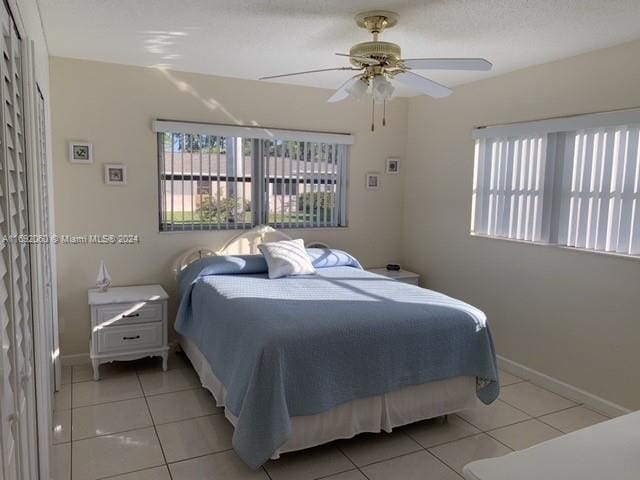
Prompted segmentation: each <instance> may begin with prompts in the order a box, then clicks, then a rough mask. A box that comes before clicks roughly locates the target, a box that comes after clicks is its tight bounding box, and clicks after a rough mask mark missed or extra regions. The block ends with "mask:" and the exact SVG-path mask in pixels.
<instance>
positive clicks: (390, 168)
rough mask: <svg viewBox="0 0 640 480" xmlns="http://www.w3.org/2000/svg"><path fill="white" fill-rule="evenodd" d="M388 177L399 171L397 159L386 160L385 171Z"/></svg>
mask: <svg viewBox="0 0 640 480" xmlns="http://www.w3.org/2000/svg"><path fill="white" fill-rule="evenodd" d="M385 171H386V172H387V173H388V174H389V175H395V174H397V173H398V172H399V171H400V159H399V158H387V168H386V170H385Z"/></svg>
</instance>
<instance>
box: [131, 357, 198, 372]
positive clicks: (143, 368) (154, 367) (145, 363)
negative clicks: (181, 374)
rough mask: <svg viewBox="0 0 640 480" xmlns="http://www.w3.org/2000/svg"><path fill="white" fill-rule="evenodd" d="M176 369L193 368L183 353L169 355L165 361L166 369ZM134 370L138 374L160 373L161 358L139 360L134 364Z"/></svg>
mask: <svg viewBox="0 0 640 480" xmlns="http://www.w3.org/2000/svg"><path fill="white" fill-rule="evenodd" d="M176 368H193V367H192V366H191V363H190V362H189V359H188V358H187V356H186V355H185V354H183V353H170V354H169V357H168V359H167V369H169V370H173V369H176ZM136 369H137V371H138V373H149V372H154V371H157V372H161V371H162V358H161V357H149V358H145V359H142V360H139V361H138V362H137V363H136Z"/></svg>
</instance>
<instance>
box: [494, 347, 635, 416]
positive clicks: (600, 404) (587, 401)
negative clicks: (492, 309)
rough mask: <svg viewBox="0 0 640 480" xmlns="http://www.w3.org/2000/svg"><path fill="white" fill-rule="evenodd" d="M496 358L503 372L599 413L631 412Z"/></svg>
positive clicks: (537, 372) (554, 379) (547, 376)
mask: <svg viewBox="0 0 640 480" xmlns="http://www.w3.org/2000/svg"><path fill="white" fill-rule="evenodd" d="M497 359H498V367H500V368H501V369H502V370H504V371H505V372H508V373H512V374H514V375H516V376H518V377H520V378H523V379H525V380H531V382H532V383H535V384H537V385H540V386H541V387H544V388H546V389H547V390H551V391H552V392H554V393H557V394H558V395H562V396H563V397H566V398H569V399H571V400H574V401H576V402H579V403H583V404H584V405H585V406H587V407H589V408H591V409H593V410H596V411H598V412H600V413H604V414H605V415H607V416H609V417H618V416H620V415H625V414H627V413H631V410H629V409H628V408H625V407H622V406H620V405H618V404H616V403H613V402H611V401H609V400H605V399H604V398H601V397H598V396H597V395H594V394H592V393H589V392H586V391H584V390H582V389H580V388H578V387H574V386H573V385H570V384H568V383H565V382H563V381H561V380H558V379H556V378H553V377H550V376H549V375H546V374H544V373H542V372H539V371H537V370H534V369H533V368H529V367H525V366H524V365H522V364H520V363H518V362H514V361H513V360H509V359H508V358H505V357H503V356H501V355H497Z"/></svg>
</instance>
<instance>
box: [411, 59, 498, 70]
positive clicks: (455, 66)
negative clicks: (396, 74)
mask: <svg viewBox="0 0 640 480" xmlns="http://www.w3.org/2000/svg"><path fill="white" fill-rule="evenodd" d="M402 63H404V65H405V66H406V67H407V68H415V69H417V70H478V71H486V70H491V68H492V67H493V64H492V63H491V62H489V61H488V60H485V59H484V58H407V59H403V60H402Z"/></svg>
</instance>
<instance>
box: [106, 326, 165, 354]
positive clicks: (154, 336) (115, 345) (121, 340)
mask: <svg viewBox="0 0 640 480" xmlns="http://www.w3.org/2000/svg"><path fill="white" fill-rule="evenodd" d="M162 333H163V324H162V322H159V323H147V324H140V325H131V326H126V327H125V326H119V327H107V328H102V329H100V330H98V352H97V353H98V354H102V353H107V352H116V351H122V350H130V349H132V348H135V349H145V348H155V347H161V346H162V343H163V342H162V340H163V339H162Z"/></svg>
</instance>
